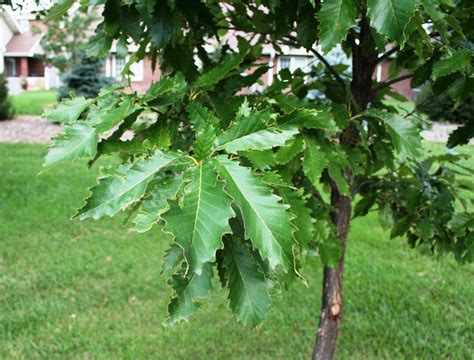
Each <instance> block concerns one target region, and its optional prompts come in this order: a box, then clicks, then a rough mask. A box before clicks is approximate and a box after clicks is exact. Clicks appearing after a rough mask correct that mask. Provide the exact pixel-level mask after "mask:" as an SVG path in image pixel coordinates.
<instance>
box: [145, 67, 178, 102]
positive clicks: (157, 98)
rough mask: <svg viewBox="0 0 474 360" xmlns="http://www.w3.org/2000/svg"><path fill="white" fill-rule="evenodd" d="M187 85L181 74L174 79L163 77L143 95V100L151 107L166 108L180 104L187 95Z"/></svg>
mask: <svg viewBox="0 0 474 360" xmlns="http://www.w3.org/2000/svg"><path fill="white" fill-rule="evenodd" d="M186 89H187V83H186V80H185V78H184V76H183V75H182V74H181V73H178V74H176V75H175V76H173V77H165V76H163V77H162V78H161V79H160V80H159V81H157V82H154V83H153V84H152V85H151V86H150V87H149V89H148V91H147V92H146V93H145V94H144V95H143V100H144V101H145V102H147V103H149V105H151V106H164V105H172V104H177V103H180V102H181V101H182V99H183V97H184V94H185V93H186Z"/></svg>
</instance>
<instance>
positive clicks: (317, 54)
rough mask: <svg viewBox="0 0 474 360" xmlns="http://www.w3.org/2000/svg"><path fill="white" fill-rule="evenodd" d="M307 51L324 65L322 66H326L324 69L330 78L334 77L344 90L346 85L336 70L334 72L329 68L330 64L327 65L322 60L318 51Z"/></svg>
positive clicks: (323, 59) (324, 60)
mask: <svg viewBox="0 0 474 360" xmlns="http://www.w3.org/2000/svg"><path fill="white" fill-rule="evenodd" d="M309 51H311V52H312V53H313V54H314V55H315V56H316V57H317V58H318V59H319V60H320V61H321V62H322V63H323V64H324V66H326V68H327V69H328V70H329V72H330V73H331V74H332V76H334V78H335V79H336V81H337V82H338V83H339V84H340V85H341V86H342V88H344V89H345V87H346V84H345V83H344V80H343V78H342V77H341V76H340V75H339V74H338V72H337V71H336V70H334V68H333V67H332V66H331V64H329V62H328V61H327V60H326V59H325V58H324V56H322V55H321V54H320V53H319V52H318V51H316V49H310V50H309Z"/></svg>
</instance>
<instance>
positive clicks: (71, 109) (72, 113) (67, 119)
mask: <svg viewBox="0 0 474 360" xmlns="http://www.w3.org/2000/svg"><path fill="white" fill-rule="evenodd" d="M94 101H95V100H94V99H87V100H86V99H85V98H84V97H82V96H80V97H75V98H73V99H66V100H63V102H61V103H60V104H59V105H58V106H56V108H54V109H50V110H45V112H44V117H45V118H47V119H48V120H51V121H58V122H60V123H72V122H74V121H76V120H77V119H78V118H79V116H81V114H82V113H83V112H84V110H86V109H87V108H88V107H89V106H90V105H92V104H93V103H94Z"/></svg>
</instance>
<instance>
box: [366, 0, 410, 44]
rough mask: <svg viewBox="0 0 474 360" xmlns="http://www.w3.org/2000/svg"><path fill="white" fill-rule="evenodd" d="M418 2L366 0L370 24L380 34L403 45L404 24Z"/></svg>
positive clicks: (408, 0) (406, 0)
mask: <svg viewBox="0 0 474 360" xmlns="http://www.w3.org/2000/svg"><path fill="white" fill-rule="evenodd" d="M418 3H419V1H418V0H368V15H369V18H370V24H371V25H372V26H373V27H374V28H375V29H376V30H377V31H378V32H379V33H380V34H382V35H385V36H386V37H388V38H389V39H391V40H395V41H397V42H398V43H399V44H400V45H401V46H403V44H404V42H405V40H406V39H405V35H404V30H405V26H406V25H407V24H408V22H409V20H410V17H411V16H412V15H413V13H414V11H415V9H416V7H417V5H418Z"/></svg>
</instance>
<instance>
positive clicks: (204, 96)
mask: <svg viewBox="0 0 474 360" xmlns="http://www.w3.org/2000/svg"><path fill="white" fill-rule="evenodd" d="M72 3H73V1H71V0H66V1H62V2H61V3H59V4H58V5H56V6H55V7H53V8H52V10H51V14H52V15H51V16H60V14H61V13H64V12H65V11H67V9H68V8H69V7H70V6H71V5H72ZM97 3H99V4H102V5H104V12H103V16H104V21H103V22H102V23H101V24H100V25H99V26H98V27H97V30H96V35H95V36H94V37H93V38H92V41H91V42H90V46H89V50H90V51H91V52H92V53H93V54H95V55H100V54H105V53H106V52H107V51H109V49H110V47H111V45H112V43H113V42H114V41H116V43H117V51H122V50H123V51H125V50H124V49H126V47H127V46H128V44H129V42H135V43H137V44H138V45H139V48H138V51H137V52H135V53H134V54H133V55H131V56H130V61H129V62H128V63H127V65H126V66H125V69H124V75H129V74H130V65H131V64H132V63H133V62H134V61H138V60H141V59H142V58H143V57H144V56H146V55H149V56H151V58H152V60H154V61H157V59H158V53H159V54H160V59H159V60H160V67H161V70H162V72H163V74H164V76H163V77H162V79H161V80H160V81H158V82H156V83H154V84H152V85H151V87H150V88H149V90H148V91H147V92H146V93H144V94H141V95H138V94H128V93H126V92H125V91H122V89H121V88H119V87H117V86H115V87H111V88H107V89H104V90H103V91H102V92H101V93H100V94H99V95H98V97H97V98H93V99H88V98H84V97H73V98H71V99H68V100H65V101H63V102H62V103H61V104H59V105H58V107H57V108H56V109H53V110H50V111H48V112H47V114H46V116H47V117H48V118H49V119H51V120H54V121H58V122H61V123H63V124H64V134H62V135H60V136H58V137H57V138H55V140H54V142H53V145H52V147H51V149H50V151H49V153H48V155H47V157H46V166H51V165H54V164H56V163H58V162H60V161H64V160H74V159H78V158H82V159H88V160H89V161H90V163H91V164H92V163H94V162H95V161H96V160H97V159H98V158H99V157H100V156H103V155H114V156H115V157H117V158H118V159H120V160H121V161H120V163H119V164H118V165H116V166H114V167H111V168H106V169H103V172H102V174H101V176H100V177H99V179H98V184H97V186H96V187H94V188H92V189H91V194H90V196H89V198H88V199H86V203H85V204H84V206H83V207H82V208H81V209H80V210H79V211H78V213H77V215H76V217H78V218H79V219H86V218H93V219H98V218H100V217H102V216H114V215H116V214H118V213H119V212H121V211H127V212H128V214H129V216H128V217H129V218H130V219H131V221H132V223H133V224H134V226H135V228H136V229H137V231H147V230H149V229H150V228H151V227H153V226H155V225H156V226H160V227H162V228H163V229H164V230H165V231H167V232H169V233H171V234H172V235H173V242H172V244H171V245H170V247H169V250H168V251H167V253H166V256H165V259H164V266H163V270H164V272H166V273H170V274H172V275H171V277H170V280H169V283H170V285H171V287H172V288H173V291H174V292H173V298H172V300H171V303H170V305H169V318H168V320H167V323H169V324H173V323H175V322H176V321H179V320H183V319H185V320H187V319H188V318H189V317H190V316H191V315H192V314H193V313H194V312H195V311H196V310H197V308H198V307H199V301H200V299H202V298H206V297H208V296H209V293H210V289H211V283H212V282H211V279H212V276H213V272H217V273H218V275H219V279H220V282H221V284H222V286H223V287H228V289H229V301H230V307H231V309H232V310H233V311H234V313H235V314H236V315H237V317H238V318H239V319H240V320H241V321H242V322H244V323H248V324H252V325H257V324H258V323H260V322H261V321H262V320H263V318H264V317H265V314H266V312H267V310H268V308H269V305H270V297H269V291H270V290H271V288H272V287H275V286H277V285H278V284H280V283H281V282H285V281H286V280H287V279H289V278H292V277H294V275H296V276H297V275H298V268H299V266H300V265H299V264H300V263H299V261H298V260H299V259H301V256H300V255H302V254H305V253H306V252H307V250H308V249H309V248H315V247H316V248H317V250H318V253H319V254H320V256H321V259H322V260H323V262H324V264H325V265H327V266H336V265H337V264H338V263H339V261H340V258H341V255H342V254H343V253H342V251H343V246H342V245H341V241H340V239H339V236H338V234H337V232H336V226H335V224H334V223H333V219H334V214H335V213H336V212H337V210H336V207H337V203H335V201H337V199H340V198H344V199H349V202H350V199H351V198H352V197H353V196H355V194H357V193H358V192H359V191H361V190H365V189H370V191H369V190H367V191H369V193H368V194H365V193H364V195H366V197H365V198H364V199H366V198H368V197H369V196H370V193H372V194H376V196H375V199H374V201H373V202H372V204H374V203H375V202H377V203H379V204H383V206H382V208H383V209H385V208H386V206H385V204H390V209H392V212H393V213H394V216H395V217H394V218H395V220H396V221H397V222H395V223H394V225H393V226H394V228H396V227H397V226H398V228H400V225H397V224H398V222H399V220H401V219H403V218H406V217H407V213H409V211H412V210H417V209H418V207H420V208H422V207H423V209H424V207H427V206H428V205H429V206H431V202H432V201H433V199H432V198H427V197H426V196H425V197H423V196H424V195H423V196H422V197H420V198H417V203H416V206H415V207H407V205H406V204H405V203H404V202H403V199H402V198H395V197H393V190H391V189H390V187H389V185H390V184H391V185H393V186H396V189H397V192H398V191H399V190H400V189H402V188H404V187H410V186H411V185H409V184H407V183H408V182H411V183H413V184H414V188H415V189H416V190H417V191H420V192H421V193H422V189H424V188H423V186H424V185H423V183H422V182H421V181H422V180H423V178H422V177H421V176H418V173H419V171H421V170H413V168H412V167H409V166H408V165H400V162H401V161H402V162H406V163H407V164H408V163H410V164H411V162H410V161H412V160H410V159H419V158H420V156H421V155H422V152H421V144H420V140H421V138H420V122H421V121H422V120H421V119H420V118H419V117H417V116H416V114H414V113H413V109H412V108H411V107H410V105H409V104H408V103H407V102H405V101H403V99H400V97H399V96H397V95H396V94H394V93H393V92H392V91H391V90H390V88H389V86H388V85H387V84H385V83H382V84H376V83H375V84H374V81H373V80H372V74H373V71H374V69H375V66H376V64H377V62H379V61H382V59H383V58H386V57H387V56H388V55H387V53H386V55H387V56H384V55H382V56H379V52H380V53H382V52H384V51H385V47H386V45H387V44H388V43H389V42H391V43H392V44H393V46H394V47H393V48H392V50H390V51H392V52H395V51H399V52H400V54H399V56H398V57H397V58H396V60H394V62H393V64H394V65H393V66H392V73H393V74H394V76H396V75H395V74H397V73H398V72H400V71H401V70H409V71H410V72H411V74H412V76H413V79H414V80H415V79H417V80H416V81H418V82H422V76H425V78H426V80H428V79H430V78H432V77H433V76H435V77H437V78H439V79H441V78H444V77H445V76H449V75H452V74H454V75H455V76H456V77H459V79H462V78H463V76H464V75H463V74H464V73H465V72H466V73H467V72H468V71H470V66H471V65H470V60H469V61H468V62H466V61H464V62H463V64H462V66H461V65H459V64H458V62H457V61H452V57H454V58H455V59H457V55H455V54H456V53H457V51H461V50H459V49H457V48H456V46H458V40H456V39H457V38H459V37H467V36H470V31H471V30H470V27H469V24H468V23H467V22H463V20H462V18H461V20H458V18H457V17H456V16H455V15H452V13H453V12H455V11H457V8H456V7H454V4H451V3H450V2H449V1H442V2H437V1H434V0H433V1H422V2H419V1H413V0H384V1H375V0H369V1H368V2H367V6H366V4H365V2H359V1H346V0H327V1H324V2H321V3H320V2H318V1H309V0H300V1H298V6H293V5H294V4H293V1H290V0H280V1H271V0H268V1H264V0H261V1H255V2H249V1H238V0H236V1H232V2H230V4H229V3H228V2H225V3H221V2H216V1H199V2H195V1H188V0H182V1H165V0H157V1H143V0H137V1H120V0H107V1H94V4H97ZM463 4H464V5H463V6H464V7H465V8H469V4H467V3H463ZM387 8H391V9H392V10H393V11H391V12H390V11H389V12H388V11H386V9H387ZM438 15H439V16H442V19H440V18H439V16H438ZM430 19H431V20H430ZM427 21H428V22H429V23H430V24H432V26H433V27H434V29H435V30H434V31H436V32H439V33H440V35H436V36H435V37H437V36H441V37H442V41H441V42H440V44H438V43H437V42H433V41H431V40H429V39H430V35H429V34H428V33H427V32H426V30H425V29H424V28H423V27H422V24H424V23H425V22H427ZM295 28H296V30H297V31H296V36H295V35H294V29H295ZM229 29H231V30H238V31H239V34H242V33H243V34H245V36H242V37H238V36H237V35H236V33H230V36H229V32H228V31H229ZM232 35H233V36H232ZM433 36H434V35H433ZM229 39H231V40H232V39H235V40H237V41H235V42H233V41H230V40H229ZM356 40H358V41H356ZM316 41H319V43H320V45H321V46H322V48H323V50H324V51H329V50H330V49H332V48H333V47H334V46H335V45H337V44H341V45H342V49H343V50H344V51H345V52H346V53H347V54H348V56H349V57H352V58H353V67H352V76H350V75H348V74H345V75H344V76H341V73H342V72H344V71H345V70H346V67H345V66H343V67H340V68H338V67H328V66H326V69H327V71H326V73H325V74H324V76H318V78H317V79H316V80H315V81H317V83H316V84H315V83H314V81H312V80H311V77H310V76H308V75H310V74H306V73H304V72H303V71H296V72H294V73H290V72H289V71H288V70H285V71H282V72H280V73H279V74H278V75H277V76H276V77H275V78H274V81H273V83H272V85H271V86H269V87H268V88H267V89H266V90H265V91H264V92H263V93H262V94H247V96H245V95H243V94H244V93H245V92H246V89H248V88H249V87H250V86H251V85H252V84H254V83H255V82H257V81H258V80H259V78H260V77H261V76H262V75H263V74H265V73H266V72H267V70H268V68H267V66H266V64H262V62H261V57H262V49H263V45H264V44H266V43H268V42H271V43H272V44H273V45H274V47H275V49H276V50H278V51H279V49H280V46H281V45H292V46H296V47H301V46H303V47H306V48H307V49H309V50H310V51H313V52H314V53H315V54H316V56H321V55H320V54H319V53H318V52H317V50H315V49H313V44H314V43H315V42H316ZM208 43H211V44H212V45H214V49H217V50H216V51H213V52H212V53H211V52H209V51H208V46H207V45H208ZM235 43H237V45H235ZM451 44H452V45H451ZM217 45H219V46H217ZM120 49H122V50H120ZM206 49H207V50H206ZM469 56H470V55H469ZM381 58H382V59H381ZM196 59H198V61H195V60H196ZM446 62H448V63H449V64H450V65H449V64H448V65H443V64H445V63H446ZM454 62H455V63H456V64H455V65H453V63H454ZM323 63H324V62H323ZM361 64H362V65H363V66H365V67H362V68H361V66H362V65H361ZM445 66H447V67H449V69H448V70H444V71H443V70H440V69H441V68H444V67H445ZM464 79H465V80H466V79H467V78H466V76H464ZM456 81H457V80H456ZM459 81H461V80H459ZM314 88H318V89H321V91H323V92H324V101H321V102H318V101H311V100H309V99H308V98H307V94H308V92H309V91H310V90H312V89H314ZM361 89H362V90H361ZM387 94H390V95H392V96H393V97H394V98H395V99H396V100H386V99H385V98H386V95H387ZM126 131H128V132H129V134H130V133H131V134H132V135H133V136H132V139H131V140H123V139H124V137H123V135H124V134H125V132H126ZM448 160H449V159H448ZM427 161H428V160H427ZM420 166H421V167H420V169H422V168H423V166H425V167H426V165H425V164H424V163H422V164H421V165H420ZM448 168H449V167H448ZM401 169H412V172H413V174H416V176H415V175H407V174H406V171H405V172H404V171H402V170H401ZM387 171H388V172H389V174H390V176H391V177H393V178H395V180H393V181H392V182H388V177H381V176H380V173H384V172H385V173H387ZM428 171H429V169H426V170H425V172H428ZM446 173H447V172H446ZM443 174H444V173H443ZM430 176H432V177H431V178H430V179H431V180H430V181H432V182H436V181H438V182H441V183H443V184H444V183H445V182H446V181H447V180H446V177H445V176H444V175H443V177H442V179H441V180H440V177H439V176H438V175H430ZM446 176H447V175H446ZM425 177H428V175H426V176H425ZM382 180H383V181H382ZM371 183H375V184H382V183H383V184H385V185H384V186H382V185H379V187H378V188H377V187H375V186H374V187H370V188H367V187H366V185H365V184H371ZM419 184H421V187H419ZM432 187H433V188H435V189H437V190H436V192H433V193H432V196H435V195H436V194H437V193H438V192H439V193H443V194H446V193H447V192H449V193H450V194H454V193H455V192H456V191H458V188H457V187H454V186H445V187H444V188H443V190H439V189H441V185H438V183H436V186H435V185H432ZM402 195H404V194H402ZM420 196H421V195H420ZM443 196H445V195H443ZM452 196H454V195H452ZM335 199H336V200H335ZM450 199H451V197H450ZM451 203H452V204H453V205H452V206H451V207H450V208H449V209H448V210H449V211H447V215H446V217H445V220H439V221H445V222H443V223H441V224H440V225H439V227H440V229H441V230H439V231H440V232H439V233H438V232H437V231H433V232H429V235H432V236H431V237H430V238H429V239H428V237H426V233H424V235H423V236H424V238H423V241H424V242H425V243H426V242H430V241H431V243H432V244H435V243H436V244H438V243H439V240H437V239H438V238H439V237H440V236H441V235H440V234H442V231H444V230H445V229H449V231H451V230H452V231H454V232H455V235H453V236H450V237H446V238H443V239H444V240H445V241H446V242H447V243H449V244H448V246H445V247H444V248H445V249H448V250H450V251H452V252H454V253H455V254H456V255H457V256H458V258H459V259H460V260H462V261H469V259H471V255H468V256H467V255H466V254H468V253H472V241H471V240H469V239H470V238H472V236H471V234H472V233H471V230H472V229H471V224H470V223H469V224H468V225H466V226H465V227H464V228H462V229H461V227H457V225H456V226H454V225H453V224H454V223H455V222H456V221H455V220H454V219H455V218H456V217H459V216H461V215H459V214H458V215H456V214H455V210H456V208H455V206H454V200H452V201H451ZM372 204H369V205H372ZM368 207H370V206H368ZM420 211H421V210H420ZM423 211H425V210H423ZM433 214H434V212H433V213H430V214H426V215H423V218H420V219H421V220H420V221H422V220H423V219H424V218H426V217H428V216H429V218H430V219H433V218H434V216H435V215H433ZM448 217H449V219H448ZM432 222H434V220H432ZM416 224H417V223H415V222H413V223H410V226H409V227H408V228H405V229H406V230H405V232H409V237H411V238H412V237H413V236H415V235H416V234H417V231H416V229H415V228H416ZM450 224H451V225H450ZM434 226H436V225H434ZM455 228H456V230H454V229H455ZM463 229H464V230H463ZM394 231H395V230H394ZM446 231H447V230H446ZM396 233H397V234H398V233H401V232H400V231H396ZM413 234H415V235H413ZM461 238H462V239H463V240H462V241H461V240H460V239H461ZM415 243H417V244H419V243H420V241H415ZM455 243H456V244H457V243H459V244H460V243H463V244H464V245H463V246H461V247H459V246H457V245H455Z"/></svg>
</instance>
